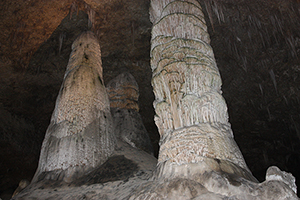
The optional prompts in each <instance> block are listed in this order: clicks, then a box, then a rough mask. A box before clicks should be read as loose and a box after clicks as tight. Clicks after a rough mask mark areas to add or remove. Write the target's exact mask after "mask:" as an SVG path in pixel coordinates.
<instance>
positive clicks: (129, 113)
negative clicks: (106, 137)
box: [106, 72, 153, 155]
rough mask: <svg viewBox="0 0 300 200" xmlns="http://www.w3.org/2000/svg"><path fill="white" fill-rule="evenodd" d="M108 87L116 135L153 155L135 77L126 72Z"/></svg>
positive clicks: (109, 83) (113, 80)
mask: <svg viewBox="0 0 300 200" xmlns="http://www.w3.org/2000/svg"><path fill="white" fill-rule="evenodd" d="M106 87H107V91H108V95H109V101H110V109H111V114H112V117H113V121H114V133H115V135H116V137H117V138H119V139H121V140H123V141H124V142H126V143H128V144H129V145H131V146H132V147H136V148H139V149H141V150H144V151H146V152H147V153H149V154H151V155H153V147H152V145H151V141H150V137H149V135H148V132H147V130H146V128H145V126H144V124H143V121H142V118H141V116H140V114H139V105H138V98H139V87H138V84H137V82H136V80H135V79H134V77H133V76H132V75H131V74H130V73H129V72H124V73H122V74H120V75H118V76H117V77H115V78H114V79H112V80H111V81H110V82H108V84H107V86H106Z"/></svg>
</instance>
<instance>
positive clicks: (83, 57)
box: [33, 32, 115, 182]
mask: <svg viewBox="0 0 300 200" xmlns="http://www.w3.org/2000/svg"><path fill="white" fill-rule="evenodd" d="M114 147H115V137H114V134H113V124H112V117H111V113H110V105H109V99H108V95H107V92H106V88H105V86H104V83H103V77H102V61H101V52H100V46H99V43H98V41H97V39H96V38H95V36H94V34H93V33H92V32H86V33H83V34H82V35H80V36H79V37H78V38H77V39H76V40H75V41H74V43H73V45H72V53H71V55H70V59H69V63H68V66H67V69H66V72H65V76H64V81H63V83H62V86H61V89H60V91H59V95H58V97H57V100H56V105H55V109H54V111H53V114H52V118H51V122H50V125H49V127H48V129H47V132H46V135H45V139H44V141H43V145H42V149H41V154H40V160H39V166H38V169H37V172H36V174H35V177H34V179H33V182H35V181H38V180H40V179H54V180H64V181H67V182H68V181H72V180H74V179H76V178H78V177H80V176H82V175H84V174H86V173H87V172H88V171H90V170H92V169H93V168H95V167H97V166H99V165H101V164H102V163H104V162H105V161H106V160H107V159H108V157H109V156H110V155H111V154H112V153H113V151H114Z"/></svg>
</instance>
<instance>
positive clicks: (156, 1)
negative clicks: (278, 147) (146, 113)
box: [130, 0, 298, 200]
mask: <svg viewBox="0 0 300 200" xmlns="http://www.w3.org/2000/svg"><path fill="white" fill-rule="evenodd" d="M150 19H151V21H152V22H153V29H152V39H151V53H150V55H151V68H152V72H153V76H152V86H153V91H154V94H155V101H154V108H155V112H156V116H155V123H156V125H157V127H158V130H159V133H160V135H161V140H160V151H159V158H158V165H157V169H156V173H155V174H154V176H153V179H152V180H150V182H148V183H146V184H144V185H141V186H140V187H139V188H138V189H137V191H136V192H135V193H134V194H133V195H131V197H130V199H249V200H250V199H251V200H252V199H298V198H297V196H296V194H295V191H296V190H295V184H294V179H293V176H291V175H290V174H287V173H285V172H281V171H280V170H279V169H276V168H275V169H274V168H271V169H270V170H268V173H267V180H266V181H265V182H263V183H258V182H257V180H256V179H255V178H254V177H253V176H252V174H251V172H250V170H249V169H248V167H247V165H246V163H245V161H244V158H243V156H242V154H241V152H240V150H239V148H238V146H237V144H236V143H235V141H234V139H233V133H232V130H231V127H230V123H229V122H228V113H227V106H226V103H225V100H224V98H223V97H222V91H221V85H222V82H221V77H220V74H219V71H218V68H217V65H216V62H215V58H214V54H213V51H212V48H211V46H210V45H209V42H210V39H209V35H208V33H207V28H206V25H205V20H204V17H203V13H202V10H201V7H200V5H199V3H198V2H197V1H194V0H186V1H178V0H164V1H160V0H152V1H151V8H150Z"/></svg>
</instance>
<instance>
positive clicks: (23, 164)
mask: <svg viewBox="0 0 300 200" xmlns="http://www.w3.org/2000/svg"><path fill="white" fill-rule="evenodd" d="M200 3H201V5H202V8H203V11H204V13H205V15H206V21H207V25H208V29H209V34H210V37H211V46H212V47H213V50H214V53H215V57H216V60H217V64H218V67H219V70H220V73H221V76H222V81H223V86H222V91H223V96H224V98H225V100H226V102H227V105H228V111H229V120H230V123H231V125H232V129H233V132H234V135H235V140H236V142H237V143H238V145H239V147H240V149H241V151H242V153H243V155H244V157H245V160H246V162H247V164H248V166H249V168H250V170H251V171H252V172H253V173H254V175H255V176H256V177H257V178H258V179H259V180H260V181H262V180H263V179H264V175H265V170H266V169H267V168H268V167H269V166H270V165H277V166H278V167H279V168H281V169H282V170H286V171H289V172H292V173H293V174H294V175H295V176H296V178H298V179H300V172H299V170H298V168H299V165H300V107H299V103H300V102H299V101H300V94H299V89H300V88H299V85H300V1H299V0H273V1H271V0H253V1H246V0H240V1H238V0H205V1H200ZM149 4H150V1H149V0H128V1H125V0H86V1H83V0H78V1H73V0H63V1H61V0H48V1H45V0H26V1H21V0H10V1H8V0H3V1H1V2H0V9H1V11H0V28H1V31H2V32H1V34H0V134H1V135H0V136H1V137H0V148H1V150H0V156H1V165H0V168H1V174H0V179H1V182H0V188H5V189H6V190H9V189H12V188H13V187H15V185H17V184H18V182H19V181H20V180H21V179H23V178H27V179H31V177H32V176H33V173H34V171H35V169H36V166H37V162H38V155H39V151H40V146H41V143H42V140H43V137H44V134H45V132H46V129H47V126H48V125H49V120H50V118H51V113H52V111H53V109H54V105H55V100H56V97H57V94H58V91H59V88H60V85H61V83H62V80H63V75H64V72H65V68H66V65H67V63H68V59H69V55H70V52H71V44H72V42H73V41H74V40H75V38H76V37H77V36H78V35H79V34H80V33H81V32H83V31H86V30H90V29H91V30H93V31H94V32H95V34H96V35H97V37H98V39H99V42H100V46H101V52H102V62H103V71H104V74H103V75H104V82H105V83H108V81H110V80H111V79H113V78H114V77H116V76H117V75H119V74H120V73H122V72H125V71H129V72H130V73H131V74H132V75H133V76H134V77H135V79H136V81H137V83H138V85H139V89H140V97H139V106H140V114H141V116H142V119H143V122H144V124H145V127H146V129H147V130H148V133H149V135H150V138H151V141H152V143H153V146H154V149H156V154H157V153H158V147H159V146H158V141H159V134H158V132H157V128H156V126H155V124H154V121H153V116H154V110H153V106H152V103H153V100H154V95H153V92H152V87H151V76H152V72H151V68H150V53H149V51H150V36H151V26H152V25H151V22H150V20H149V14H148V9H149ZM89 21H90V22H89ZM3 190H4V189H2V191H0V193H1V192H3Z"/></svg>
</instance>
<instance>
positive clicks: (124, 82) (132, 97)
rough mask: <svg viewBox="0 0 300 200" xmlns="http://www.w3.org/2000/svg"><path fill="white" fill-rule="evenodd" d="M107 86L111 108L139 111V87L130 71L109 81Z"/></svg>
mask: <svg viewBox="0 0 300 200" xmlns="http://www.w3.org/2000/svg"><path fill="white" fill-rule="evenodd" d="M106 88H107V92H108V95H109V102H110V107H111V108H117V109H133V110H136V111H139V105H138V99H139V87H138V85H137V82H136V81H135V79H134V77H133V76H132V75H131V74H130V73H128V72H124V73H122V74H120V75H118V76H117V77H116V78H114V79H112V80H111V81H109V82H108V84H107V86H106Z"/></svg>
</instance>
